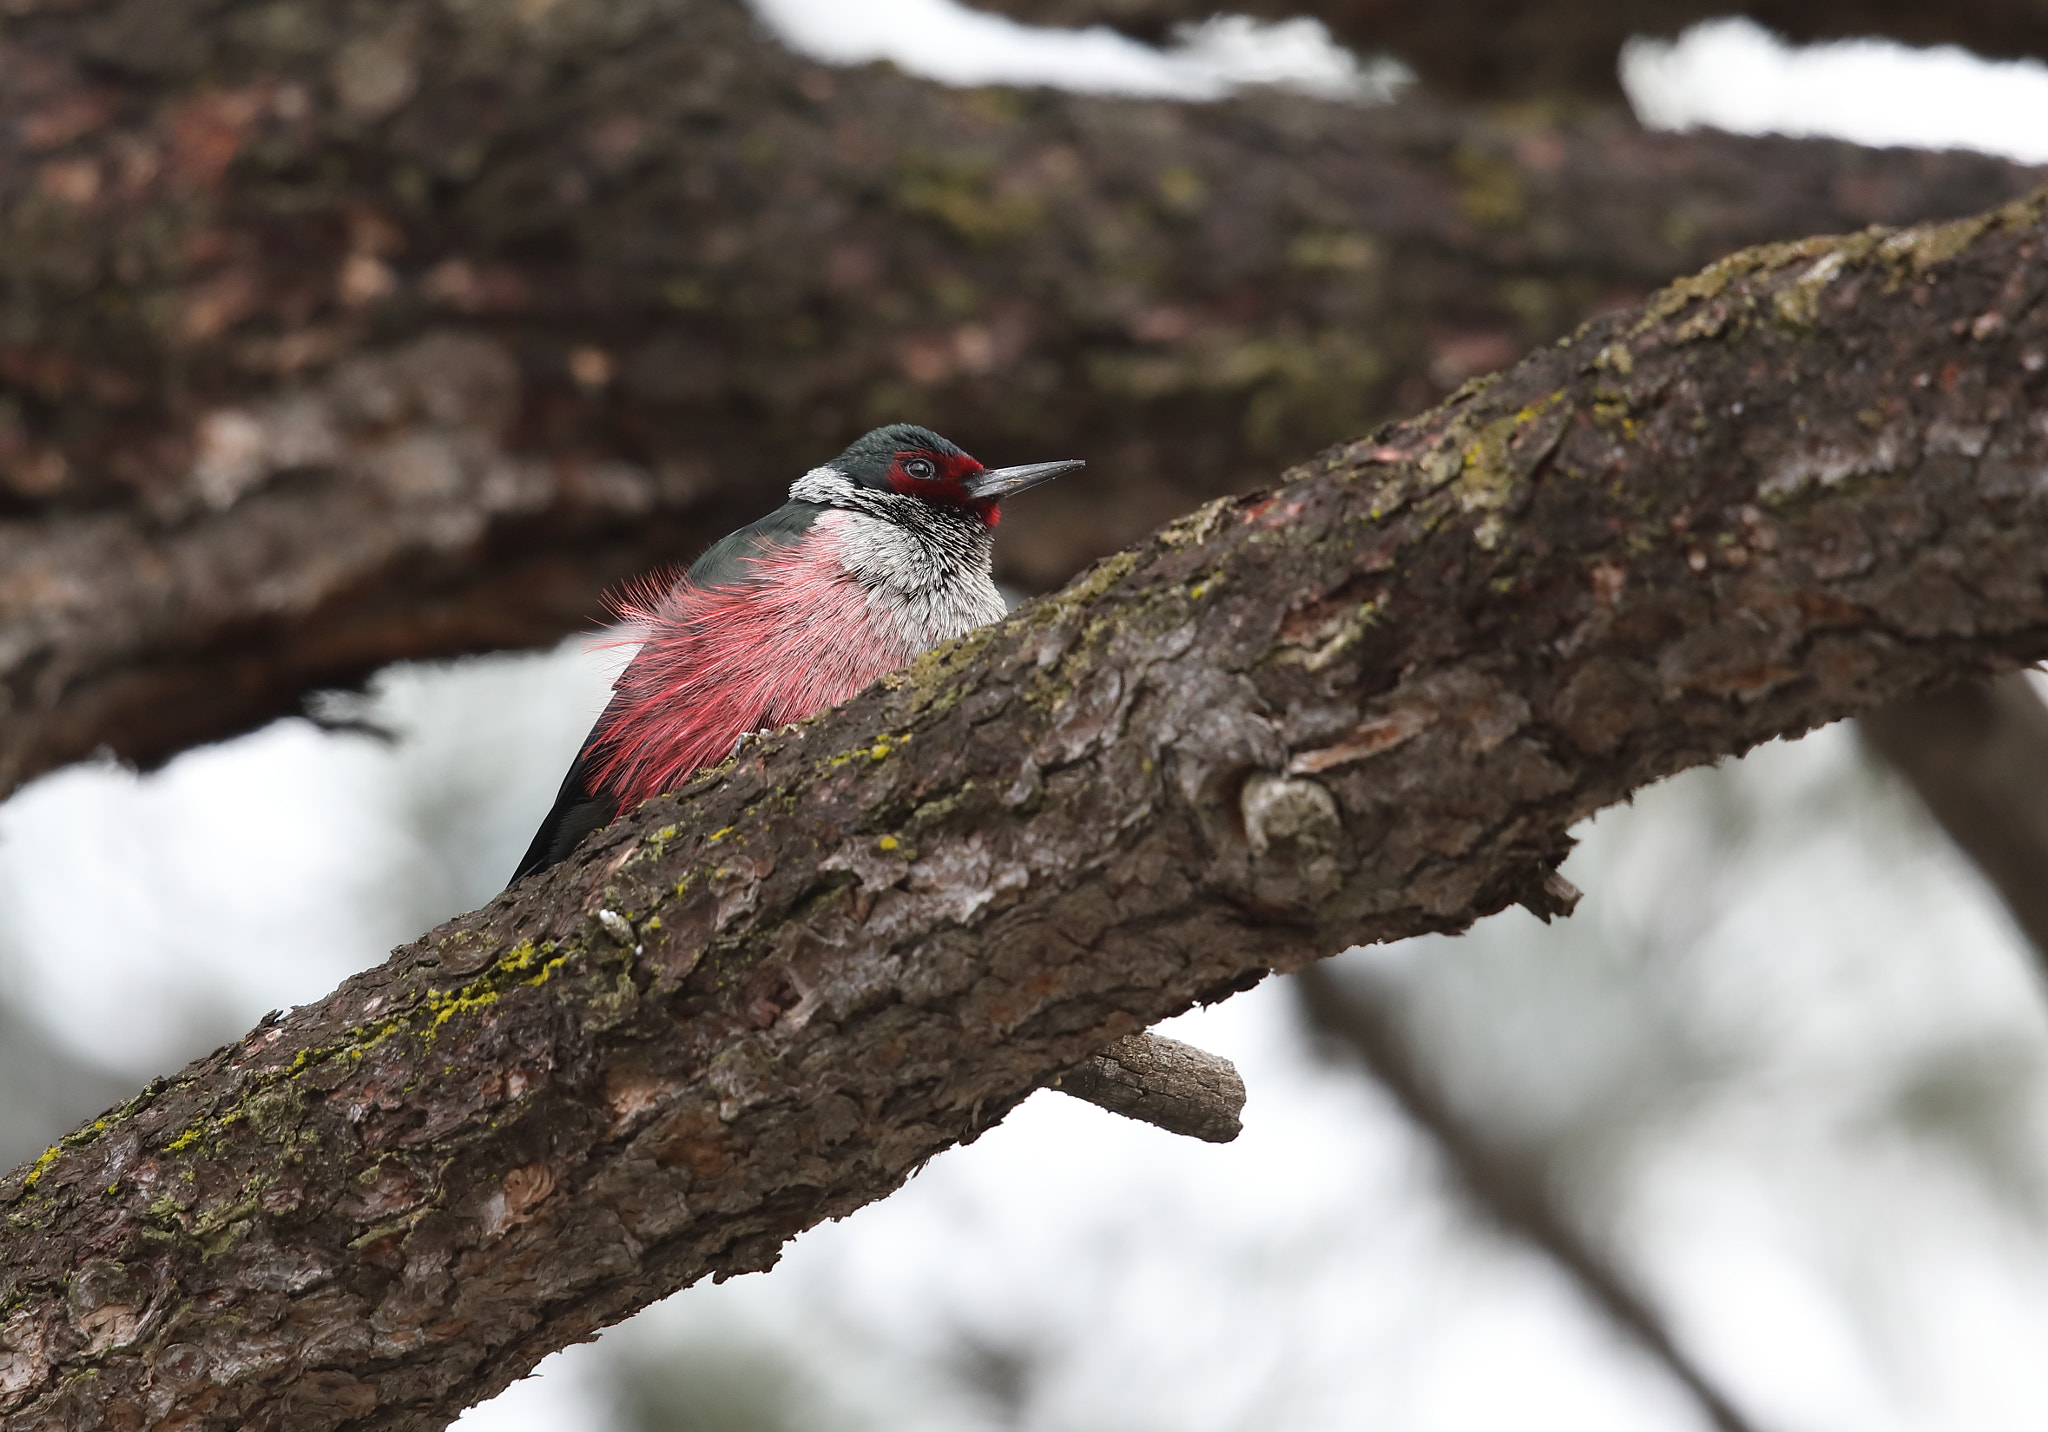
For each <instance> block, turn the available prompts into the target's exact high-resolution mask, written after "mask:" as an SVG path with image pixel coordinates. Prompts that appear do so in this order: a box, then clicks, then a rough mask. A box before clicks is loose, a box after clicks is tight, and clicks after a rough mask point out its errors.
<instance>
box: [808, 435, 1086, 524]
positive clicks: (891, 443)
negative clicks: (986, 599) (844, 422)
mask: <svg viewBox="0 0 2048 1432" xmlns="http://www.w3.org/2000/svg"><path fill="white" fill-rule="evenodd" d="M1082 465H1083V464H1082V463H1081V461H1080V460H1079V459H1069V460H1067V461H1065V462H1036V463H1029V464H1026V465H1025V466H1023V467H998V468H986V467H983V466H982V465H981V464H980V463H979V462H976V461H975V460H974V459H973V458H972V457H970V456H968V455H967V454H966V453H965V452H963V451H961V449H960V448H959V447H958V446H957V445H956V444H954V443H951V442H948V441H947V440H946V439H944V438H942V437H940V436H939V435H938V434H937V433H935V432H933V431H932V430H931V429H930V428H921V427H919V426H917V424H915V423H891V424H889V425H888V426H887V427H883V428H876V429H875V430H874V431H872V432H870V433H867V434H865V435H864V436H862V437H861V438H860V439H858V440H857V441H856V442H854V443H853V444H852V445H851V446H849V447H848V448H847V449H846V451H845V452H843V453H841V454H839V456H838V457H836V458H834V459H832V463H831V467H832V469H833V470H834V471H835V472H837V473H838V474H839V475H840V476H841V477H843V478H845V479H846V480H847V481H848V482H850V483H852V484H853V485H854V486H856V487H863V488H867V489H869V490H871V491H876V492H894V493H900V494H901V495H903V496H905V497H915V498H917V499H919V500H920V501H923V502H929V503H932V504H934V505H936V506H942V507H954V508H959V509H962V510H965V511H969V512H972V513H974V514H975V515H976V516H978V517H980V518H981V520H982V521H984V522H986V523H987V524H988V525H989V526H991V527H993V526H995V525H996V522H997V520H998V518H1000V517H1001V515H1002V513H1001V508H1000V507H999V506H998V504H999V503H1000V502H1001V501H1002V500H1003V499H1004V498H1005V497H1009V496H1011V495H1013V494H1015V493H1019V492H1022V491H1024V490H1025V489H1026V488H1030V487H1036V486H1038V484H1039V483H1041V482H1047V481H1050V480H1051V479H1053V478H1055V477H1058V476H1059V475H1060V474H1061V473H1063V472H1071V471H1072V470H1073V469H1075V468H1077V467H1080V466H1082Z"/></svg>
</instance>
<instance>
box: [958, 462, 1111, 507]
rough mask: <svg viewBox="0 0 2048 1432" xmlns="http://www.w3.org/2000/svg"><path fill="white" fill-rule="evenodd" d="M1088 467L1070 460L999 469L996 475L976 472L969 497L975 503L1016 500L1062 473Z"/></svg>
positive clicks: (968, 481) (968, 485) (967, 483)
mask: <svg viewBox="0 0 2048 1432" xmlns="http://www.w3.org/2000/svg"><path fill="white" fill-rule="evenodd" d="M1086 466H1088V464H1087V463H1085V462H1083V461H1082V460H1081V459H1080V458H1077V457H1070V458H1068V459H1067V460H1066V461H1065V462H1030V463H1026V464H1024V466H1022V467H999V468H996V469H995V470H994V471H993V472H977V473H976V474H974V476H972V477H970V478H968V479H967V482H966V488H967V495H968V496H969V497H972V498H976V499H981V498H996V497H1014V496H1015V495H1016V494H1017V493H1020V492H1022V491H1023V490H1024V489H1025V488H1027V487H1036V486H1038V484H1039V483H1041V482H1051V481H1052V480H1053V479H1054V478H1056V477H1058V476H1059V475H1060V474H1061V473H1063V472H1072V471H1073V470H1074V469H1075V468H1077V467H1086Z"/></svg>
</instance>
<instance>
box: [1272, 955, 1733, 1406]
mask: <svg viewBox="0 0 2048 1432" xmlns="http://www.w3.org/2000/svg"><path fill="white" fill-rule="evenodd" d="M1298 988H1299V991H1300V994H1301V1004H1302V1009H1303V1011H1304V1013H1305V1014H1306V1015H1307V1016H1308V1022H1309V1025H1310V1027H1311V1028H1312V1029H1314V1030H1315V1031H1316V1032H1317V1033H1318V1034H1321V1035H1323V1036H1324V1037H1325V1038H1326V1039H1328V1040H1330V1041H1332V1042H1334V1043H1335V1044H1336V1045H1337V1047H1338V1048H1339V1049H1341V1051H1342V1052H1343V1053H1344V1054H1345V1055H1347V1056H1349V1057H1350V1058H1352V1059H1355V1060H1356V1061H1357V1062H1358V1063H1359V1064H1360V1065H1362V1066H1363V1067H1364V1068H1365V1070H1366V1072H1367V1073H1369V1074H1370V1075H1371V1076H1372V1078H1373V1079H1374V1081H1375V1082H1377V1083H1378V1084H1379V1085H1380V1087H1381V1088H1383V1089H1385V1090H1386V1091H1387V1094H1388V1095H1389V1096H1390V1097H1391V1098H1392V1099H1393V1101H1394V1103H1395V1104H1396V1105H1397V1106H1398V1107H1399V1108H1400V1110H1401V1112H1402V1113H1403V1114H1405V1115H1407V1117H1408V1118H1409V1120H1410V1121H1411V1122H1412V1123H1413V1124H1414V1125H1415V1127H1416V1129H1417V1130H1419V1131H1420V1132H1421V1133H1422V1135H1423V1136H1424V1137H1425V1138H1427V1139H1428V1140H1429V1141H1430V1143H1431V1144H1432V1145H1434V1146H1435V1148H1436V1150H1437V1152H1438V1153H1439V1154H1440V1155H1441V1156H1442V1158H1443V1161H1444V1166H1445V1172H1446V1173H1447V1174H1448V1176H1449V1179H1448V1181H1449V1183H1450V1184H1451V1186H1452V1187H1453V1188H1454V1189H1456V1190H1457V1191H1458V1192H1459V1193H1460V1194H1462V1195H1463V1196H1464V1198H1465V1199H1466V1200H1468V1201H1469V1202H1470V1204H1471V1206H1472V1207H1473V1209H1474V1210H1475V1211H1477V1212H1478V1213H1480V1214H1482V1215H1484V1216H1485V1217H1486V1218H1487V1219H1489V1220H1490V1221H1491V1222H1492V1223H1493V1224H1495V1225H1496V1226H1497V1227H1498V1228H1499V1229H1500V1230H1501V1231H1502V1232H1504V1233H1506V1234H1508V1235H1509V1236H1511V1237H1514V1238H1517V1239H1520V1240H1522V1241H1524V1242H1525V1243H1528V1244H1530V1245H1531V1246H1533V1247H1534V1248H1536V1249H1537V1250H1538V1251H1539V1252H1541V1253H1542V1254H1543V1255H1544V1256H1545V1257H1547V1258H1549V1259H1550V1261H1551V1262H1552V1263H1554V1264H1556V1265H1557V1267H1558V1269H1559V1270H1560V1271H1562V1272H1563V1273H1564V1275H1565V1276H1566V1277H1567V1278H1569V1279H1570V1280H1571V1282H1572V1283H1573V1284H1574V1285H1575V1286H1576V1287H1577V1288H1578V1289H1579V1291H1580V1292H1581V1293H1582V1294H1583V1295H1584V1296H1585V1298H1586V1300H1587V1301H1588V1302H1589V1303H1591V1304H1592V1305H1593V1307H1594V1308H1595V1309H1596V1310H1597V1311H1598V1312H1599V1313H1600V1314H1601V1315H1602V1316H1604V1317H1606V1318H1607V1319H1608V1320H1609V1321H1610V1322H1612V1323H1613V1324H1614V1325H1615V1326H1616V1327H1617V1328H1619V1329H1620V1330H1621V1332H1622V1334H1623V1335H1624V1336H1625V1337H1627V1338H1628V1339H1629V1340H1630V1341H1632V1342H1634V1343H1635V1344H1636V1345H1637V1346H1638V1347H1640V1348H1641V1349H1642V1350H1643V1351H1644V1352H1645V1353H1646V1354H1648V1356H1649V1357H1650V1358H1651V1359H1652V1360H1654V1361H1655V1362H1656V1363H1657V1365H1658V1366H1660V1367H1662V1368H1663V1369H1664V1371H1665V1372H1666V1373H1668V1374H1669V1375H1670V1376H1671V1378H1672V1380H1673V1381H1675V1382H1677V1383H1678V1385H1679V1386H1680V1387H1682V1388H1684V1389H1685V1392H1686V1395H1687V1396H1688V1397H1690V1398H1691V1399H1692V1400H1693V1402H1694V1403H1695V1404H1696V1405H1697V1406H1698V1407H1699V1410H1700V1413H1701V1415H1702V1416H1704V1417H1705V1418H1706V1420H1707V1422H1708V1423H1709V1424H1710V1425H1712V1426H1713V1427H1715V1428H1716V1429H1718V1432H1755V1429H1754V1426H1753V1424H1752V1423H1751V1422H1750V1421H1749V1419H1748V1418H1747V1417H1745V1416H1744V1415H1743V1414H1742V1412H1741V1410H1740V1409H1738V1408H1737V1407H1736V1405H1735V1403H1734V1401H1733V1400H1732V1399H1731V1398H1730V1397H1729V1396H1728V1394H1727V1393H1726V1392H1724V1391H1722V1390H1721V1387H1720V1385H1719V1384H1718V1383H1716V1382H1715V1381H1714V1379H1713V1377H1712V1376H1711V1375H1709V1374H1708V1372H1707V1371H1706V1369H1704V1368H1702V1367H1701V1366H1700V1365H1699V1364H1698V1363H1696V1362H1695V1361H1693V1358H1692V1356H1691V1354H1690V1353H1688V1352H1687V1351H1686V1350H1685V1349H1684V1348H1683V1347H1681V1346H1680V1345H1679V1343H1678V1340H1677V1339H1676V1338H1675V1337H1673V1336H1672V1334H1671V1330H1670V1329H1669V1328H1668V1327H1666V1326H1665V1323H1664V1319H1663V1317H1662V1315H1660V1314H1659V1313H1658V1312H1657V1310H1656V1308H1655V1307H1654V1306H1653V1305H1652V1304H1651V1303H1650V1302H1649V1300H1648V1299H1646V1298H1645V1297H1644V1296H1643V1295H1642V1294H1641V1293H1640V1292H1638V1291H1637V1290H1636V1288H1635V1287H1634V1285H1633V1283H1632V1281H1631V1280H1630V1279H1629V1277H1628V1276H1627V1275H1626V1274H1625V1273H1624V1272H1623V1271H1622V1270H1621V1268H1619V1267H1617V1266H1616V1265H1615V1262H1614V1260H1613V1258H1612V1257H1611V1256H1610V1255H1609V1254H1608V1253H1607V1252H1606V1250H1604V1249H1602V1248H1601V1247H1600V1246H1599V1245H1598V1243H1597V1242H1595V1241H1594V1240H1593V1239H1591V1238H1588V1237H1587V1236H1586V1235H1585V1233H1584V1232H1583V1231H1581V1230H1580V1228H1579V1226H1578V1225H1577V1223H1575V1222H1574V1221H1573V1219H1572V1217H1571V1215H1570V1213H1569V1212H1568V1211H1567V1210H1566V1209H1565V1208H1563V1207H1561V1206H1560V1204H1559V1200H1558V1196H1557V1194H1556V1193H1555V1192H1554V1190H1553V1187H1552V1178H1551V1170H1550V1169H1549V1168H1548V1167H1547V1166H1546V1163H1545V1160H1544V1159H1543V1158H1542V1157H1541V1156H1540V1155H1533V1154H1531V1153H1530V1152H1527V1151H1523V1150H1519V1149H1514V1148H1509V1147H1505V1146H1503V1145H1502V1144H1501V1143H1500V1142H1499V1141H1498V1140H1495V1139H1492V1138H1489V1137H1488V1136H1487V1135H1486V1134H1484V1133H1482V1132H1481V1131H1480V1130H1478V1129H1475V1128H1474V1127H1472V1124H1471V1121H1470V1120H1469V1119H1468V1118H1466V1117H1465V1116H1464V1115H1463V1114H1462V1113H1461V1112H1460V1111H1459V1110H1458V1108H1457V1106H1456V1105H1455V1104H1454V1103H1453V1102H1452V1101H1451V1100H1450V1099H1449V1098H1447V1097H1446V1096H1445V1094H1444V1092H1443V1090H1442V1089H1441V1088H1439V1087H1438V1086H1437V1084H1436V1082H1435V1081H1434V1080H1432V1079H1431V1078H1430V1076H1429V1072H1428V1071H1427V1070H1426V1069H1425V1068H1424V1067H1423V1064H1422V1061H1421V1060H1420V1059H1419V1058H1418V1057H1417V1054H1416V1051H1415V1050H1414V1048H1413V1047H1412V1046H1411V1044H1410V1041H1409V1039H1408V1036H1407V1034H1406V1033H1405V1032H1404V1031H1403V1030H1402V1029H1401V1027H1400V1020H1399V1017H1398V1015H1396V1014H1395V1013H1394V1011H1392V1010H1391V1009H1389V1008H1387V1007H1386V1005H1385V1001H1384V1000H1383V999H1381V998H1378V997H1376V996H1375V995H1374V993H1373V992H1372V991H1371V990H1370V989H1360V988H1357V987H1355V986H1354V985H1353V984H1352V983H1350V982H1348V981H1345V980H1342V979H1340V978H1339V977H1338V976H1336V975H1335V974H1333V973H1332V972H1331V971H1330V970H1329V969H1328V968H1327V967H1323V966H1312V967H1310V968H1308V969H1305V970H1303V971H1302V972H1301V974H1300V976H1299V985H1298Z"/></svg>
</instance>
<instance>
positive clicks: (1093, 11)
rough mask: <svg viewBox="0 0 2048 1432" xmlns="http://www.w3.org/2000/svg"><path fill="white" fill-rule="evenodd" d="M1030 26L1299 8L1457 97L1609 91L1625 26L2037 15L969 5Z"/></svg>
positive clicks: (1533, 1) (1979, 1)
mask: <svg viewBox="0 0 2048 1432" xmlns="http://www.w3.org/2000/svg"><path fill="white" fill-rule="evenodd" d="M969 3H971V4H974V5H978V6H980V7H981V8H983V9H989V10H999V11H1001V12H1003V13H1004V14H1008V15H1012V16H1015V17H1017V18H1018V19H1022V20H1029V21H1032V22H1035V23H1037V24H1042V25H1072V26H1080V25H1103V24H1107V25H1114V26H1115V27H1117V28H1118V29H1121V30H1124V31H1126V32H1128V33H1130V34H1133V35H1137V36H1140V37H1142V38H1144V39H1149V40H1162V39H1165V38H1166V37H1167V36H1168V35H1169V34H1170V33H1171V32H1172V31H1173V30H1174V28H1175V27H1176V26H1180V25H1185V24H1188V23H1190V22H1194V21H1200V20H1204V19H1207V18H1208V17H1209V16H1210V15H1213V14H1215V13H1216V12H1217V11H1218V10H1219V9H1224V10H1228V11H1229V12H1231V13H1233V14H1246V15H1259V16H1264V17H1266V18H1269V19H1273V20H1285V19H1288V18H1290V17H1292V16H1295V15H1313V16H1315V17H1316V18H1317V19H1319V20H1321V21H1322V22H1323V23H1324V24H1325V25H1327V26H1328V27H1329V28H1330V33H1331V34H1332V35H1334V36H1335V37H1336V38H1337V39H1338V40H1340V41H1342V42H1343V43H1344V44H1347V45H1350V46H1352V47H1353V48H1354V49H1359V50H1364V51H1368V52H1385V53H1388V54H1392V55H1396V56H1398V57H1399V58H1400V59H1401V60H1402V62H1403V63H1405V64H1407V65H1408V66H1409V68H1411V69H1413V70H1414V71H1415V73H1416V75H1417V76H1418V78H1420V79H1421V81H1422V82H1423V83H1424V84H1425V85H1427V86H1428V87H1430V88H1431V89H1433V90H1435V91H1437V92H1438V93H1440V94H1445V95H1453V96H1458V97H1461V98H1466V99H1534V98H1547V97H1555V96H1560V95H1574V96H1581V97H1585V98H1589V99H1595V100H1604V101H1609V102H1611V101H1614V100H1618V99H1620V98H1621V86H1620V84H1619V83H1618V82H1617V80H1616V78H1615V64H1616V61H1617V60H1618V59H1619V57H1620V54H1621V46H1622V42H1623V41H1625V40H1627V39H1628V38H1629V37H1630V36H1631V35H1660V36H1671V35H1676V34H1678V32H1679V31H1681V30H1683V29H1685V28H1686V26H1688V25H1693V24H1697V23H1698V22H1699V21H1701V20H1712V19H1717V18H1719V17H1721V16H1724V15H1746V16H1748V17H1749V18H1750V19H1752V20H1755V21H1756V22H1757V23H1759V24H1761V25H1763V26H1765V27H1766V28H1768V29H1771V30H1775V31H1777V32H1778V33H1779V34H1782V35H1784V36H1786V37H1787V38H1788V39H1792V40H1798V41H1801V42H1809V43H1810V42H1813V41H1818V40H1836V39H1843V38H1855V37H1860V36H1866V35H1882V36H1886V37H1888V38H1891V39H1894V40H1901V41H1904V42H1905V43H1907V44H1910V45H1961V46H1963V47H1964V48H1965V49H1970V50H1975V51H1976V52H1977V53H1978V54H1980V55H1988V56H1992V57H1995V58H2001V59H2008V58H2021V57H2029V56H2036V55H2043V54H2048V12H2044V11H2043V10H2042V9H2041V7H2040V6H2038V5H2036V4H2033V3H2031V0H1966V3H1963V4H1959V5H1926V4H1920V3H1917V0H1452V3H1449V4H1442V5H1416V4H1408V3H1402V0H1231V3H1230V4H1229V5H1227V6H1223V5H1219V4H1217V3H1215V0H969Z"/></svg>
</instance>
